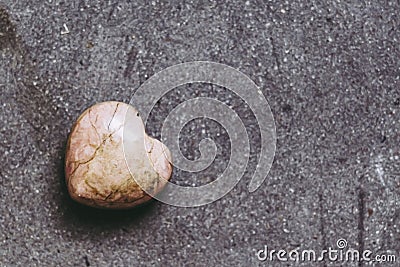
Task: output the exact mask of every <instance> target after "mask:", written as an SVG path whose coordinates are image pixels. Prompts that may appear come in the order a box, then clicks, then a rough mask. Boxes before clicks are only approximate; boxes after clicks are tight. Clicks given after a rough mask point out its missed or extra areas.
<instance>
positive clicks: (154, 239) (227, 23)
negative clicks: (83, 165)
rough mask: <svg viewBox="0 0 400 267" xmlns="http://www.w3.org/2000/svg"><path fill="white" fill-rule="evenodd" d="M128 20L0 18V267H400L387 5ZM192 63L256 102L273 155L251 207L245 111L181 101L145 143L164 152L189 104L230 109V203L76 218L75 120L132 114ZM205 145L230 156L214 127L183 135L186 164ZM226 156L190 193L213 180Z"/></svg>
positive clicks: (398, 58)
mask: <svg viewBox="0 0 400 267" xmlns="http://www.w3.org/2000/svg"><path fill="white" fill-rule="evenodd" d="M130 2H131V1H99V0H95V1H84V0H69V1H57V0H47V1H28V0H16V1H14V0H1V1H0V55H1V57H0V88H1V111H0V120H1V121H2V124H1V129H0V152H1V155H2V160H1V163H0V205H1V210H0V211H1V212H0V265H1V266H14V265H26V264H27V263H30V265H38V266H56V265H63V266H112V265H115V266H128V265H130V266H257V265H261V266H267V264H268V266H284V265H286V266H289V265H290V264H288V263H286V264H282V265H281V264H280V263H278V262H274V263H268V262H263V263H260V262H258V260H257V259H256V257H255V252H256V251H257V250H259V249H261V248H262V247H263V246H264V245H268V246H269V247H270V248H272V249H288V250H290V249H295V248H296V247H299V248H300V249H315V250H322V249H323V248H328V247H333V248H335V244H336V240H337V239H338V238H345V239H346V240H347V241H348V243H349V246H350V247H351V248H354V249H370V250H372V251H373V252H374V254H379V253H383V254H396V255H397V258H398V262H399V261H400V255H399V253H398V252H399V251H400V209H399V202H400V201H399V199H400V162H399V159H400V150H399V144H400V81H399V79H400V46H399V40H400V3H399V2H398V1H379V3H373V2H370V1H308V2H307V3H305V1H268V2H267V1H265V2H262V1H246V2H245V1H240V2H239V1H238V2H230V3H224V4H222V3H217V2H206V1H190V2H186V3H166V2H163V3H161V2H159V1H152V2H148V3H144V1H143V2H141V3H130ZM220 2H222V1H220ZM377 2H378V1H377ZM64 24H65V25H66V26H67V27H68V29H69V33H67V34H63V31H64V30H65V29H64V26H63V25H64ZM192 60H210V61H216V62H220V63H225V64H228V65H230V66H232V67H234V68H236V69H238V70H240V71H242V72H243V73H245V74H246V75H248V76H249V77H250V78H251V79H253V80H254V81H255V82H256V83H257V84H258V85H259V86H260V87H261V89H262V91H263V93H264V95H265V96H266V98H267V99H268V101H269V104H270V106H271V109H272V112H273V114H274V116H275V120H276V127H277V137H278V142H277V151H276V157H275V161H274V164H273V166H272V169H271V172H270V174H269V176H268V179H267V180H266V182H265V183H264V184H263V186H262V187H261V188H260V189H259V190H258V191H256V192H254V193H252V194H250V193H248V192H247V190H246V186H247V184H248V182H249V180H250V179H249V178H250V177H251V174H252V171H254V167H255V165H254V163H255V159H256V156H257V152H258V150H257V145H258V144H259V143H260V141H259V135H258V131H257V127H255V122H254V120H253V119H252V114H251V111H250V110H249V109H248V107H246V106H245V105H243V103H241V102H240V99H236V97H235V96H234V95H230V93H229V92H228V91H226V90H224V89H223V88H215V87H211V86H208V85H203V86H199V85H197V86H190V85H188V86H184V87H182V88H180V89H178V90H176V91H174V93H171V94H170V95H168V99H163V100H162V102H163V103H164V104H160V105H159V106H158V111H157V112H154V114H153V115H154V116H153V119H152V123H151V124H150V125H149V127H148V128H149V129H148V130H149V132H150V133H151V134H153V135H154V136H157V135H159V131H160V128H159V126H160V125H161V122H162V119H163V118H165V116H166V115H167V111H168V110H169V109H170V108H171V107H173V106H175V105H176V104H178V103H180V102H181V101H183V100H185V99H190V98H192V97H195V96H199V95H208V96H214V97H216V98H219V99H220V98H223V99H224V98H225V99H227V101H228V102H229V103H231V104H232V106H234V107H235V110H236V111H237V113H238V114H239V115H240V116H241V117H243V118H245V121H246V122H245V124H246V126H247V127H248V129H249V132H250V133H251V136H252V141H251V144H252V161H251V162H250V166H249V168H248V172H247V174H246V177H244V178H243V179H242V180H241V182H240V183H239V184H238V186H237V187H236V188H235V189H234V190H233V191H232V192H231V193H230V194H228V195H227V196H226V197H224V198H223V199H221V200H219V201H217V202H215V203H212V204H210V205H207V206H203V207H200V208H176V207H171V206H167V205H164V204H162V203H158V202H153V203H152V204H150V205H147V206H145V207H142V208H139V209H136V210H132V211H127V212H105V211H98V210H92V209H89V208H85V207H82V206H79V205H78V204H75V203H73V202H72V201H71V200H70V199H69V197H68V195H67V192H66V188H65V184H64V182H63V181H64V180H63V179H64V176H63V154H64V150H65V144H66V139H67V135H68V131H69V129H70V127H71V125H72V123H73V122H74V120H75V119H76V118H77V116H78V115H79V114H80V113H81V112H82V111H83V110H84V109H86V108H87V107H89V106H90V105H92V104H94V103H97V102H100V101H106V100H119V101H125V102H128V101H129V99H130V96H131V94H132V93H133V92H134V90H135V88H137V87H138V86H139V85H140V84H141V83H143V82H144V81H145V80H146V79H147V78H149V77H150V76H151V75H153V74H154V73H156V72H157V71H160V70H162V69H164V68H166V67H168V66H171V65H174V64H177V63H181V62H186V61H192ZM216 129H217V130H216ZM215 132H221V134H220V135H217V136H214V137H215V140H216V141H217V142H218V147H219V148H221V149H226V148H227V147H228V148H229V146H227V140H228V139H227V138H228V137H227V136H226V134H224V132H223V130H221V129H219V130H218V125H213V122H210V121H207V120H204V121H201V120H200V121H195V122H193V123H190V124H189V125H188V129H186V130H184V133H185V135H184V138H183V139H182V142H181V143H182V146H183V151H184V153H186V154H187V155H188V156H189V157H195V156H196V155H197V154H198V150H197V145H198V142H197V141H199V140H200V139H201V138H203V137H205V136H210V137H213V135H214V134H215ZM228 152H229V151H228ZM220 155H221V157H220V159H219V160H217V161H216V162H215V165H214V166H213V167H210V169H207V170H205V172H204V173H203V174H201V175H199V176H198V177H210V176H211V177H213V175H215V173H217V172H218V171H221V170H222V169H223V168H224V166H226V162H225V161H224V159H225V156H224V155H226V153H220ZM190 177H192V176H190V175H188V174H185V173H182V172H179V171H177V172H176V173H175V175H174V178H173V179H174V180H175V181H186V179H189V178H190ZM195 180H196V179H195ZM397 264H398V263H397ZM301 265H304V266H329V265H330V264H329V262H320V263H309V262H307V263H303V264H301ZM336 265H341V264H340V263H336ZM364 265H365V264H364ZM386 265H387V264H386ZM386 265H385V264H383V265H382V266H386ZM348 266H363V264H358V263H357V264H355V263H353V264H348ZM392 266H396V265H392ZM397 266H398V265H397Z"/></svg>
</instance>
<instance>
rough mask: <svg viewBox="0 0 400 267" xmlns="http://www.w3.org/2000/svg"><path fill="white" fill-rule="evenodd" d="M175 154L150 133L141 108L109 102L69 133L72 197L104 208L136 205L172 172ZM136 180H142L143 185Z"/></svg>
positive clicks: (68, 167)
mask: <svg viewBox="0 0 400 267" xmlns="http://www.w3.org/2000/svg"><path fill="white" fill-rule="evenodd" d="M170 162H171V154H170V152H169V150H168V148H167V147H166V146H165V145H163V144H162V143H161V142H160V141H158V140H156V139H153V138H151V137H149V136H148V135H147V134H146V133H145V130H144V125H143V121H142V119H141V118H140V116H139V114H138V112H137V110H136V109H135V108H133V107H132V106H130V105H127V104H125V103H120V102H104V103H99V104H96V105H94V106H92V107H90V108H89V109H87V110H86V111H85V112H83V114H82V115H81V116H80V117H79V118H78V120H77V122H76V123H75V125H74V126H73V128H72V131H71V133H70V135H69V138H68V144H67V151H66V159H65V174H66V182H67V186H68V191H69V194H70V195H71V197H72V198H73V199H74V200H76V201H78V202H80V203H82V204H85V205H89V206H93V207H98V208H111V209H124V208H131V207H134V206H136V205H138V204H141V203H144V202H146V201H148V200H150V199H151V196H150V195H148V194H147V193H146V192H144V191H143V190H142V188H144V189H145V191H147V192H152V193H153V194H156V193H158V192H159V191H160V190H161V189H162V188H163V187H164V186H165V184H166V182H167V181H168V179H169V178H170V177H171V173H172V165H171V164H170ZM136 181H139V184H140V186H141V187H139V185H138V184H137V182H136Z"/></svg>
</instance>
